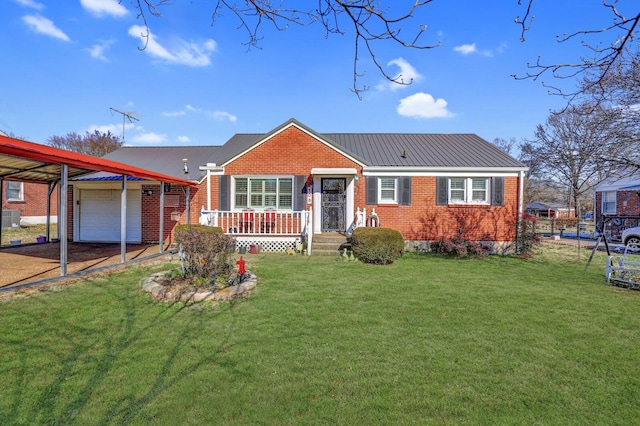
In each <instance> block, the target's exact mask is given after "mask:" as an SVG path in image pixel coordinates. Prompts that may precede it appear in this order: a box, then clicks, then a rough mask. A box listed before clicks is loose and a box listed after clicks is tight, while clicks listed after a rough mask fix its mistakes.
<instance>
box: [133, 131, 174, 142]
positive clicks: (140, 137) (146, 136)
mask: <svg viewBox="0 0 640 426" xmlns="http://www.w3.org/2000/svg"><path fill="white" fill-rule="evenodd" d="M126 139H127V140H128V141H129V142H136V143H142V144H149V145H154V144H161V143H164V142H166V141H167V135H165V134H160V133H154V132H146V133H138V134H136V135H134V136H132V137H130V138H126Z"/></svg>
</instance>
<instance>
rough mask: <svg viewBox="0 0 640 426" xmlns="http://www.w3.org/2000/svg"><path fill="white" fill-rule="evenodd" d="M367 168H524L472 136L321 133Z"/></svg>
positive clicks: (498, 150) (493, 147)
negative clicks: (364, 162) (362, 161)
mask: <svg viewBox="0 0 640 426" xmlns="http://www.w3.org/2000/svg"><path fill="white" fill-rule="evenodd" d="M323 136H324V137H326V138H327V139H329V140H331V141H333V142H334V143H335V144H336V145H338V146H340V147H343V148H344V149H345V151H347V152H351V153H353V154H354V155H356V156H357V157H359V158H362V159H364V160H365V161H366V162H367V163H368V165H370V166H412V167H480V168H484V167H515V168H523V167H525V166H524V165H523V164H522V163H520V162H519V161H517V160H516V159H514V158H513V157H511V156H510V155H508V154H507V153H505V152H503V151H502V150H500V149H499V148H497V147H496V146H494V145H493V144H491V143H489V142H487V141H485V140H484V139H482V138H480V137H479V136H477V135H474V134H418V133H415V134H414V133H407V134H403V133H357V134H353V133H325V134H323Z"/></svg>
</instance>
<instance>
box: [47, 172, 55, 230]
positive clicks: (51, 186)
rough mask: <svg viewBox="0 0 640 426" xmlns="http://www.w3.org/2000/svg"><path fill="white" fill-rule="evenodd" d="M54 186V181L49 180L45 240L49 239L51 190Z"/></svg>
mask: <svg viewBox="0 0 640 426" xmlns="http://www.w3.org/2000/svg"><path fill="white" fill-rule="evenodd" d="M55 187H56V184H55V182H53V183H51V182H49V185H48V188H47V229H46V233H45V235H46V238H47V242H49V241H51V194H53V190H54V188H55Z"/></svg>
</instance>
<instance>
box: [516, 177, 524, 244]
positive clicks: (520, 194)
mask: <svg viewBox="0 0 640 426" xmlns="http://www.w3.org/2000/svg"><path fill="white" fill-rule="evenodd" d="M519 181H520V182H519V185H518V186H519V188H518V225H517V227H516V241H520V237H522V236H521V235H520V233H521V231H522V230H521V226H520V224H521V223H522V217H523V214H524V205H523V204H524V171H520V177H519ZM516 250H518V251H519V250H520V247H518V245H517V244H516Z"/></svg>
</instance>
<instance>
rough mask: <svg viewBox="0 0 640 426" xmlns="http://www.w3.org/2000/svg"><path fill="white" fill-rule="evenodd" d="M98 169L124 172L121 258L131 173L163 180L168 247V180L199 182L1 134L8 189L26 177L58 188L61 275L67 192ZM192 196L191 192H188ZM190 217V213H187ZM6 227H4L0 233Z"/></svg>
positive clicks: (1, 170) (0, 160)
mask: <svg viewBox="0 0 640 426" xmlns="http://www.w3.org/2000/svg"><path fill="white" fill-rule="evenodd" d="M94 172H108V173H114V174H117V175H121V176H122V191H121V203H120V205H121V208H120V214H121V216H120V217H121V220H120V252H121V262H125V259H126V250H127V248H126V245H127V235H126V233H127V227H126V206H127V177H133V178H140V179H146V180H150V181H156V182H159V183H160V212H161V214H160V226H159V228H160V229H159V236H158V241H159V246H160V252H162V251H163V250H164V235H163V233H164V232H163V229H164V217H163V214H162V212H163V211H164V186H165V185H164V184H165V183H167V184H172V185H178V186H182V187H185V188H186V190H187V194H188V192H189V188H191V187H195V186H196V183H195V182H191V181H188V180H185V179H179V178H176V177H173V176H168V175H164V174H161V173H156V172H153V171H150V170H145V169H141V168H138V167H133V166H130V165H127V164H124V163H120V162H117V161H111V160H107V159H104V158H99V157H93V156H91V155H86V154H80V153H77V152H72V151H66V150H63V149H58V148H53V147H50V146H46V145H40V144H37V143H33V142H28V141H24V140H20V139H15V138H11V137H8V136H4V135H0V188H2V189H4V181H5V180H12V181H23V182H35V183H42V184H47V185H48V188H49V191H48V193H49V195H51V194H52V193H53V191H54V189H55V188H56V187H57V190H58V203H59V206H58V236H59V239H60V259H59V260H60V276H65V275H67V225H68V223H67V222H68V215H67V213H68V211H67V196H68V195H67V194H68V189H69V179H73V178H77V177H80V176H83V175H87V174H90V173H94ZM3 196H4V190H0V215H1V214H2V197H3ZM187 196H188V195H187ZM49 200H50V197H47V240H49V238H50V236H49V235H48V233H49V231H48V230H49V225H50V223H49V222H50V212H51V206H50V201H49ZM187 220H188V215H187ZM1 236H2V229H1V227H0V237H1Z"/></svg>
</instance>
